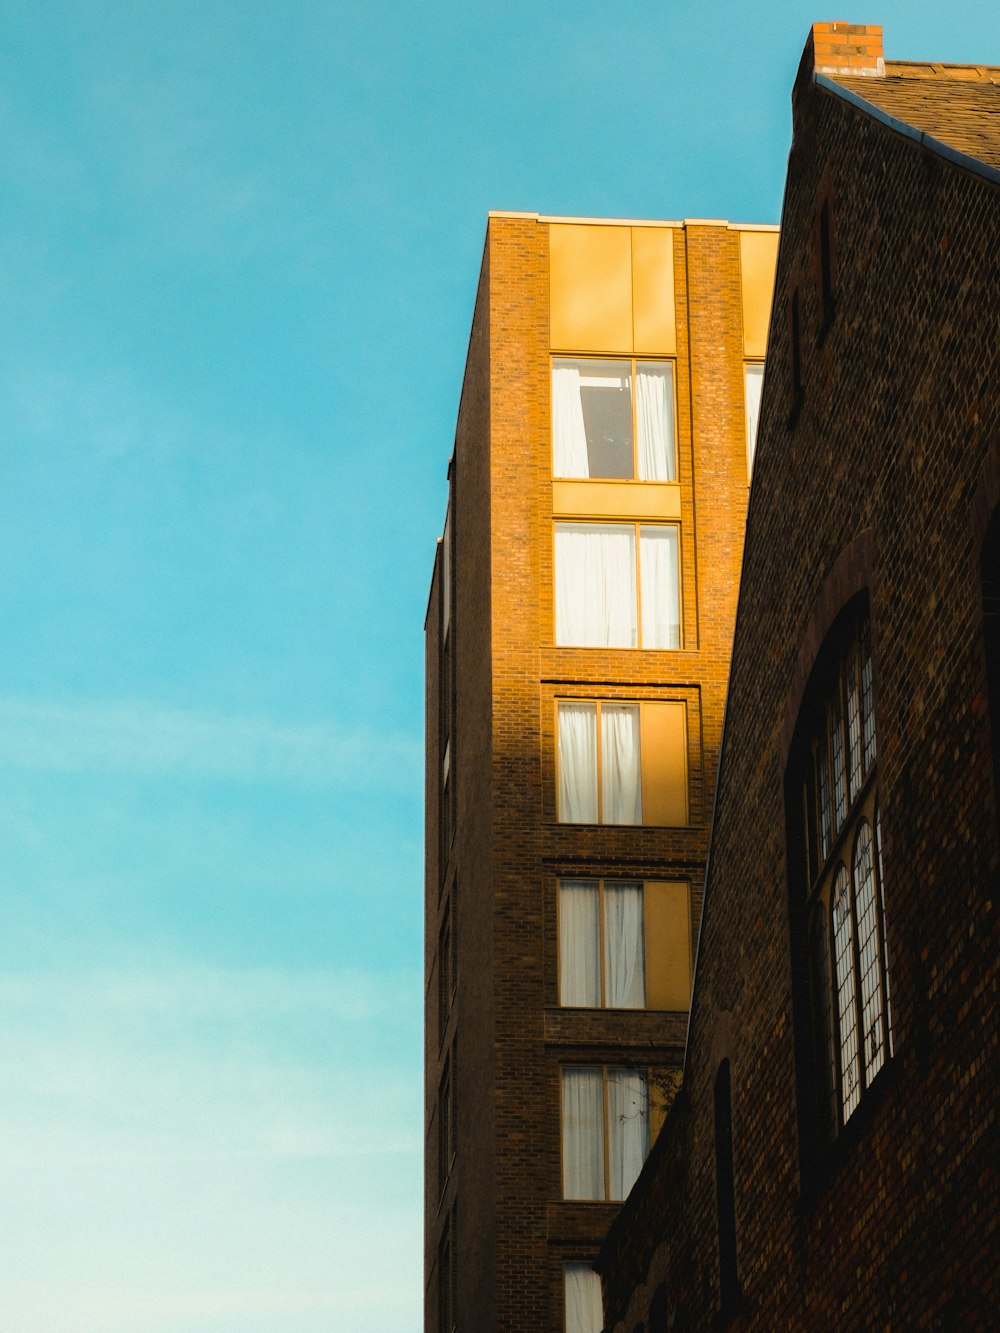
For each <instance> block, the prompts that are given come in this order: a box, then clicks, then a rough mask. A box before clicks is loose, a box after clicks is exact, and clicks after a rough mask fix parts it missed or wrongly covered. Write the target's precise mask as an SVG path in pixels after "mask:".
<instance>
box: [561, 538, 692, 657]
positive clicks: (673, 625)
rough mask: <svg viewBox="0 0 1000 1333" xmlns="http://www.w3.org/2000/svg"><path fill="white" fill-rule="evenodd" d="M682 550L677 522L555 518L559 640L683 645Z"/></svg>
mask: <svg viewBox="0 0 1000 1333" xmlns="http://www.w3.org/2000/svg"><path fill="white" fill-rule="evenodd" d="M678 548H679V542H678V528H677V526H676V525H675V524H672V523H557V524H556V643H557V644H560V645H563V646H567V647H581V648H636V647H641V648H679V647H680V646H681V595H680V562H679V556H678Z"/></svg>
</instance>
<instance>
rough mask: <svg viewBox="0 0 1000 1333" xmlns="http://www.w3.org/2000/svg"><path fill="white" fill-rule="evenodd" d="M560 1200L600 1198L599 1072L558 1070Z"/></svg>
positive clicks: (601, 1113)
mask: <svg viewBox="0 0 1000 1333" xmlns="http://www.w3.org/2000/svg"><path fill="white" fill-rule="evenodd" d="M562 1141H563V1142H562V1147H563V1198H564V1199H603V1198H604V1079H603V1076H602V1073H601V1070H600V1069H564V1070H563V1071H562Z"/></svg>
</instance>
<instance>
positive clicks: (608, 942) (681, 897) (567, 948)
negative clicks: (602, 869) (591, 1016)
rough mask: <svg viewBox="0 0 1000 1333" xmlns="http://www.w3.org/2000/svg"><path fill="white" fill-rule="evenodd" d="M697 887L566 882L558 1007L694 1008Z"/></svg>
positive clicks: (562, 883) (633, 882) (563, 885)
mask: <svg viewBox="0 0 1000 1333" xmlns="http://www.w3.org/2000/svg"><path fill="white" fill-rule="evenodd" d="M690 901H691V889H690V885H689V884H687V883H686V882H670V881H658V880H650V881H643V880H603V879H564V880H561V881H560V884H559V1003H560V1004H561V1005H565V1006H575V1007H580V1008H595V1009H596V1008H602V1007H603V1008H608V1009H642V1008H649V1009H672V1010H682V1009H686V1008H687V1007H688V1004H689V1002H690V994H691V909H690Z"/></svg>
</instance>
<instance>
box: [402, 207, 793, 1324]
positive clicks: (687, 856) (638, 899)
mask: <svg viewBox="0 0 1000 1333" xmlns="http://www.w3.org/2000/svg"><path fill="white" fill-rule="evenodd" d="M776 251H777V234H776V228H774V227H737V226H732V225H728V224H726V223H725V222H694V221H689V222H686V223H640V222H622V223H608V222H590V221H585V220H581V219H566V218H562V219H557V218H540V217H538V216H536V215H533V214H493V215H491V217H490V221H489V228H488V232H487V239H486V252H485V255H484V259H483V268H482V275H481V279H480V286H479V292H478V296H477V300H476V308H475V314H474V318H473V324H472V334H471V338H470V344H469V354H468V361H467V365H466V373H465V380H464V385H463V389H462V397H461V403H460V408H459V414H458V426H457V430H456V437H455V452H454V456H453V459H452V463H451V467H450V470H449V483H450V485H449V506H448V515H447V519H446V523H445V529H444V536H443V538H442V541H441V543H440V544H439V547H438V553H437V558H436V561H435V566H434V575H433V579H432V585H431V594H430V603H429V608H428V616H427V802H426V805H427V864H426V936H425V958H426V986H427V989H426V1015H427V1021H426V1087H425V1093H426V1103H425V1104H426V1124H425V1130H426V1152H425V1162H426V1185H425V1189H426V1198H425V1281H426V1293H425V1320H426V1327H427V1329H428V1330H434V1331H437V1330H445V1331H446V1333H451V1330H452V1329H454V1328H456V1327H457V1328H459V1329H461V1330H463V1333H487V1331H488V1330H491V1329H502V1330H512V1331H514V1330H530V1331H531V1333H562V1331H563V1330H564V1329H569V1330H571V1331H572V1333H596V1331H597V1330H599V1328H600V1324H601V1318H602V1316H601V1303H600V1283H599V1279H598V1278H597V1275H596V1273H595V1272H594V1269H593V1262H594V1259H595V1257H596V1254H597V1251H598V1248H599V1246H600V1244H601V1241H602V1239H603V1237H604V1235H605V1234H606V1232H607V1228H608V1225H609V1223H610V1222H611V1220H612V1218H613V1217H614V1216H615V1214H616V1212H617V1210H618V1208H619V1206H620V1201H621V1200H622V1199H623V1198H624V1196H625V1195H626V1194H627V1192H628V1190H629V1188H630V1187H631V1185H632V1182H633V1180H634V1179H635V1176H636V1175H637V1173H638V1172H639V1170H640V1169H641V1166H642V1162H643V1160H644V1158H645V1154H646V1152H647V1150H648V1144H649V1141H650V1138H651V1137H652V1135H655V1132H656V1129H657V1128H658V1121H657V1108H658V1105H659V1104H660V1102H662V1100H663V1090H664V1088H665V1087H669V1086H670V1076H671V1071H673V1073H674V1074H677V1075H678V1076H679V1067H680V1062H681V1057H682V1052H683V1047H684V1039H685V1033H686V1030H687V1018H688V1005H689V1000H690V988H691V970H692V964H693V949H694V936H693V929H692V923H693V922H695V921H697V919H698V915H699V913H700V908H701V886H702V884H703V880H704V865H705V855H706V850H707V839H708V816H709V809H710V802H711V798H712V792H713V790H714V783H715V771H716V761H717V755H718V747H719V741H720V737H721V729H722V717H723V707H724V698H725V684H726V673H727V669H728V663H729V652H730V645H731V642H732V628H733V618H734V614H735V607H736V590H737V583H738V578H739V568H740V559H741V553H742V542H743V531H744V526H745V515H746V503H747V493H748V470H749V468H748V438H749V437H750V436H752V433H753V432H752V430H750V431H748V423H749V422H750V420H751V418H752V417H753V414H754V412H755V404H756V398H755V394H756V392H757V390H758V389H759V383H760V373H761V371H762V361H763V354H764V344H765V339H766V336H767V325H768V318H769V312H770V299H771V289H772V285H773V276H774V263H775V256H776ZM748 404H749V410H748Z"/></svg>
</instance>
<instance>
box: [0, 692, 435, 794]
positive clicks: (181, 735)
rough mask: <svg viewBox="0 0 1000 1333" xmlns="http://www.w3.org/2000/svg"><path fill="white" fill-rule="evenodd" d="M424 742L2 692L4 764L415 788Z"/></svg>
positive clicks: (365, 731)
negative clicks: (3, 697)
mask: <svg viewBox="0 0 1000 1333" xmlns="http://www.w3.org/2000/svg"><path fill="white" fill-rule="evenodd" d="M420 763H421V745H420V742H419V740H418V739H417V737H415V736H412V735H409V734H407V733H404V732H395V733H386V734H383V733H379V732H375V731H373V730H371V729H370V728H357V729H355V730H348V729H347V728H345V727H342V726H340V725H338V724H336V723H333V722H317V723H314V724H305V725H302V724H289V723H281V722H275V721H271V720H269V719H264V718H252V717H228V716H218V715H212V714H207V713H198V712H190V711H185V710H182V709H175V708H167V707H163V706H161V705H158V704H155V703H150V702H145V701H141V700H117V701H112V702H101V703H61V702H55V701H52V700H47V699H25V698H7V699H0V766H2V767H17V768H27V769H33V770H47V771H52V772H62V773H81V772H104V773H108V772H110V773H118V772H121V773H129V774H134V775H137V776H144V777H156V776H174V777H179V778H190V779H209V780H223V781H233V782H247V783H260V782H271V783H274V782H277V783H308V784H314V785H315V784H321V785H328V786H335V787H344V788H348V789H349V790H351V791H352V792H358V791H363V790H367V789H369V788H373V787H379V788H383V789H386V790H390V791H394V792H413V791H414V790H416V788H417V784H418V783H419V774H420Z"/></svg>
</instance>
